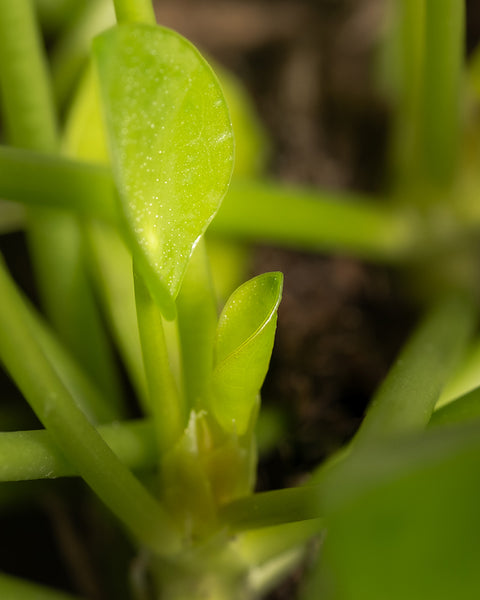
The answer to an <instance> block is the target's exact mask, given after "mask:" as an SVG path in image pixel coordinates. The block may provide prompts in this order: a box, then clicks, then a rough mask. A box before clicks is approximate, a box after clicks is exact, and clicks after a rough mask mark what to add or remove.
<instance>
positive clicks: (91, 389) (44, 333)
mask: <svg viewBox="0 0 480 600" xmlns="http://www.w3.org/2000/svg"><path fill="white" fill-rule="evenodd" d="M19 309H20V310H22V311H23V315H24V316H23V318H24V319H25V322H26V324H27V326H28V327H29V328H30V331H31V333H32V335H33V337H34V338H35V339H36V341H37V343H38V344H39V346H40V348H41V350H42V352H43V353H44V354H45V356H46V358H47V359H48V361H49V362H50V364H51V365H52V367H53V369H54V370H55V372H56V374H57V376H58V377H59V379H60V380H61V381H62V382H63V384H64V385H65V387H66V388H67V389H68V391H69V392H70V394H71V395H72V398H73V399H74V400H75V403H76V404H77V406H78V407H79V408H80V409H81V410H82V412H83V413H84V414H85V415H86V416H87V417H88V419H89V420H90V422H92V423H93V424H97V423H108V422H111V421H114V420H115V419H116V418H117V416H118V415H119V413H120V407H118V406H115V405H114V404H113V402H112V400H113V399H112V398H107V399H106V398H105V396H104V395H103V394H101V393H100V392H99V390H98V389H97V388H96V387H95V385H93V384H92V382H91V381H90V379H89V378H88V377H87V376H86V375H85V374H84V373H83V372H82V370H81V369H80V368H79V367H78V365H77V363H76V362H75V361H74V360H73V359H72V357H71V356H70V355H69V353H68V352H67V351H66V350H65V349H64V348H63V346H62V344H61V343H60V342H59V341H58V339H57V338H56V337H55V335H54V333H53V332H52V331H50V329H49V327H48V326H47V325H46V323H44V322H43V320H42V318H41V317H40V315H38V314H37V313H36V312H35V309H34V308H33V307H32V306H31V305H30V304H29V302H28V301H27V300H26V299H23V301H22V303H20V305H19Z"/></svg>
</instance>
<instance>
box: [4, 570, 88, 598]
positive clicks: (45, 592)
mask: <svg viewBox="0 0 480 600" xmlns="http://www.w3.org/2000/svg"><path fill="white" fill-rule="evenodd" d="M0 597H2V598H5V600H6V599H7V598H8V600H80V599H79V598H78V596H71V595H70V594H67V593H65V592H60V591H57V590H54V589H51V588H48V587H46V586H44V585H39V584H38V583H31V582H29V581H25V580H24V579H20V578H19V577H12V576H11V575H7V574H5V573H0Z"/></svg>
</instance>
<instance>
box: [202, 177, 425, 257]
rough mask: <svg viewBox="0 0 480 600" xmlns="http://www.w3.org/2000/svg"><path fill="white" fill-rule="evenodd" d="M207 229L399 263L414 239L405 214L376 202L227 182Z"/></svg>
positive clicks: (273, 185) (272, 185) (271, 185)
mask: <svg viewBox="0 0 480 600" xmlns="http://www.w3.org/2000/svg"><path fill="white" fill-rule="evenodd" d="M357 200H358V201H357ZM211 230H212V231H213V232H216V233H218V234H221V235H228V236H229V237H236V238H240V239H244V240H255V241H261V242H265V243H272V242H273V243H275V244H282V245H285V246H290V247H293V248H299V249H305V250H335V251H340V252H347V253H350V254H353V255H355V256H361V257H366V258H373V259H376V260H381V261H382V262H385V261H387V262H390V261H398V260H402V258H404V256H405V255H408V253H409V252H412V250H413V249H414V247H415V243H416V242H417V241H418V238H419V232H418V231H417V227H416V222H415V221H414V220H412V218H411V215H407V214H405V213H401V212H398V211H394V210H392V209H387V208H384V207H382V206H381V205H380V203H374V202H371V201H369V200H366V199H364V198H358V199H357V198H355V196H354V195H351V194H346V195H345V197H342V196H341V195H340V194H334V193H329V192H323V191H319V190H306V189H302V188H296V187H288V186H286V185H282V184H279V183H273V182H265V181H254V180H244V181H238V180H236V181H233V182H232V185H231V186H230V189H229V191H228V193H227V195H226V197H225V199H224V201H223V204H222V206H221V207H220V210H219V213H218V214H217V216H216V217H215V219H214V220H213V222H212V225H211Z"/></svg>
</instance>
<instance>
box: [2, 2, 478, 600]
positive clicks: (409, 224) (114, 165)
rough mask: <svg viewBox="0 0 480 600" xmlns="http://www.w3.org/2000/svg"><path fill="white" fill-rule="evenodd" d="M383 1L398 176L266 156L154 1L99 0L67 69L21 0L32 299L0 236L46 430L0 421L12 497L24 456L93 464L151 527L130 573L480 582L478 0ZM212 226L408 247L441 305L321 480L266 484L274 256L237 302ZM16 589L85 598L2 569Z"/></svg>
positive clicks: (452, 586) (81, 13) (8, 191)
mask: <svg viewBox="0 0 480 600" xmlns="http://www.w3.org/2000/svg"><path fill="white" fill-rule="evenodd" d="M67 4H68V3H67ZM79 6H80V5H79ZM113 8H114V11H113ZM390 8H391V9H392V14H391V21H392V25H393V26H392V27H391V28H390V36H389V38H388V40H387V42H386V43H385V48H384V52H383V55H382V56H383V58H384V61H383V67H384V68H383V70H382V73H383V77H382V85H383V86H384V90H385V93H388V94H389V97H390V98H391V100H392V105H393V106H394V114H395V124H394V133H393V136H392V145H391V161H390V163H391V173H390V175H391V176H390V185H389V190H388V198H386V199H384V202H383V203H382V202H380V199H366V198H353V197H349V196H347V197H346V198H336V197H335V195H333V194H332V195H329V194H327V193H322V192H319V191H314V190H303V189H298V188H288V187H285V186H283V185H282V184H279V183H274V182H271V181H269V180H267V179H265V178H263V176H261V175H259V174H258V168H257V166H258V165H257V157H258V156H260V155H261V153H262V151H263V149H262V142H261V141H260V140H261V135H260V133H259V132H258V130H257V129H256V125H255V122H254V119H253V118H252V116H251V114H250V112H249V110H250V109H249V107H248V103H247V102H246V101H245V98H244V97H243V95H242V94H243V93H242V91H241V90H240V89H239V88H238V87H237V84H236V83H235V82H233V83H232V81H231V79H230V76H229V75H228V74H221V73H220V75H221V79H222V83H223V88H222V86H221V85H220V83H219V81H218V79H217V76H216V75H215V74H214V72H213V70H212V68H211V67H210V66H209V65H208V63H207V62H206V61H205V59H204V58H203V57H202V56H201V55H200V54H199V52H198V51H197V50H196V49H195V48H194V47H193V46H192V45H191V44H190V43H189V42H188V41H186V40H185V39H184V38H182V37H181V36H180V35H178V34H177V33H175V32H173V31H171V30H168V29H165V28H163V27H161V26H158V25H156V24H155V19H154V13H153V9H152V6H151V5H150V3H149V0H115V1H114V3H113V6H111V5H110V4H109V3H106V2H105V3H103V2H91V3H88V2H85V3H82V5H81V7H80V8H78V14H77V15H76V17H75V18H73V19H72V21H71V23H70V24H69V27H68V29H67V30H66V31H67V34H65V35H66V37H64V38H63V39H61V41H60V42H59V46H58V50H57V51H55V49H54V50H53V51H52V63H51V73H52V77H50V71H49V69H48V68H47V63H46V59H45V55H44V51H43V49H42V44H41V42H40V34H39V31H40V29H39V25H38V22H37V21H36V18H35V12H34V7H33V6H32V3H31V1H30V0H5V1H4V3H3V5H2V11H1V13H0V90H1V95H2V131H3V139H4V145H3V146H1V147H0V194H1V196H2V197H3V198H5V199H8V200H13V201H15V202H17V203H18V202H21V203H23V205H24V207H25V212H24V213H22V214H21V215H19V214H15V213H13V218H14V219H16V220H17V224H20V225H21V227H22V228H24V230H25V235H26V238H27V241H28V247H29V250H30V256H31V261H32V266H33V271H34V275H35V280H36V289H37V291H38V301H39V303H40V305H41V311H40V310H38V309H37V307H36V306H35V305H34V302H32V299H31V298H28V297H27V295H26V294H25V293H24V292H23V291H22V290H21V289H20V287H19V285H18V284H17V283H16V282H15V279H14V277H15V276H16V273H10V270H9V269H8V268H7V266H6V264H5V262H2V263H1V267H0V292H1V296H0V297H1V310H0V358H1V361H2V363H3V366H4V368H5V370H6V371H7V372H8V374H9V375H10V377H11V379H12V380H13V381H14V382H15V384H16V386H17V387H18V389H19V390H20V392H21V394H22V396H23V397H24V399H25V400H26V401H27V402H28V404H29V405H30V407H31V408H32V410H33V412H34V413H35V414H36V416H37V418H38V420H39V421H40V423H41V424H42V425H43V427H44V429H39V430H22V428H21V427H17V428H16V429H17V430H13V431H8V430H7V429H8V427H7V426H4V427H3V429H4V431H2V433H0V479H1V481H2V482H3V483H2V485H1V486H0V498H1V500H2V502H3V503H4V504H5V506H8V503H9V502H11V500H9V497H11V490H12V489H14V488H12V487H11V486H12V485H16V486H17V487H16V488H15V490H16V491H15V495H14V497H15V498H20V499H21V500H22V501H26V502H28V499H29V498H32V495H33V494H35V490H36V488H32V487H30V486H29V485H27V486H26V487H22V486H20V484H10V485H9V484H7V482H20V481H26V480H35V479H53V478H57V477H80V478H81V479H83V481H84V482H85V483H86V484H87V486H88V487H89V488H90V490H91V492H93V495H94V496H96V497H98V498H99V499H100V500H101V502H102V503H103V504H104V505H105V506H106V507H107V508H108V509H109V511H110V512H111V513H113V514H114V515H115V517H116V519H117V522H118V523H119V525H120V526H121V527H122V528H123V530H124V531H125V533H126V535H127V536H128V539H129V540H130V542H131V544H132V545H133V547H134V549H135V550H134V551H135V554H136V556H137V559H136V561H135V562H134V563H132V569H131V576H130V584H129V585H130V588H129V591H127V590H126V589H123V590H122V591H121V592H119V597H133V598H137V599H141V600H147V599H151V598H165V599H168V600H179V599H186V598H188V599H192V600H194V599H196V598H198V599H200V598H205V599H206V598H208V599H211V600H217V599H218V600H220V599H229V600H230V599H232V600H233V599H235V598H238V599H245V600H247V599H249V598H258V597H261V596H263V595H264V594H266V593H267V592H268V591H269V590H270V589H271V588H272V587H273V586H274V585H275V584H276V583H277V582H278V581H279V580H280V579H281V578H283V577H284V576H285V575H286V574H287V573H289V572H290V571H291V570H292V568H294V567H296V566H298V565H299V564H300V563H301V562H302V560H303V559H305V558H308V559H309V561H308V562H309V566H308V573H307V576H306V579H307V581H306V585H305V586H304V587H303V588H302V590H301V591H300V592H299V595H300V597H302V598H304V599H305V600H309V599H310V598H312V599H313V598H326V599H332V600H337V599H338V600H361V599H363V598H369V599H373V600H376V599H384V598H391V599H395V598H399V599H400V598H405V597H409V598H411V599H417V598H418V599H420V598H437V599H438V598H452V597H455V598H465V599H466V598H472V597H476V595H477V594H478V592H479V591H480V582H479V580H478V576H477V565H478V560H479V558H480V556H479V554H480V553H479V549H478V534H479V530H480V525H479V521H478V503H479V499H480V485H479V482H478V476H477V473H478V460H479V458H480V441H479V440H480V437H479V434H480V426H479V423H478V420H477V417H478V416H480V404H479V401H478V398H479V393H478V386H479V384H480V375H479V373H480V371H479V369H480V362H479V351H478V348H479V341H478V340H477V341H474V342H473V343H471V342H470V340H471V339H473V338H472V336H473V334H474V329H475V322H476V318H477V313H478V298H477V280H476V278H477V273H478V266H479V262H478V253H477V240H478V237H477V235H478V214H479V213H478V210H477V208H476V198H475V196H476V191H477V190H478V189H479V188H478V186H479V180H478V175H477V173H478V167H477V165H476V158H477V145H476V144H477V142H476V136H475V133H476V127H477V124H476V123H475V122H474V120H473V116H474V111H471V109H470V107H471V106H474V105H475V102H478V99H477V98H478V75H477V72H478V64H480V63H479V60H478V58H477V57H474V58H473V60H472V62H471V65H470V66H469V68H468V70H467V69H465V67H464V59H463V32H464V23H463V22H464V14H463V11H464V5H463V3H462V2H459V1H458V0H399V1H398V2H395V3H393V2H392V3H391V6H390ZM113 13H115V17H116V24H115V25H112V26H111V27H109V26H108V24H109V21H110V19H113ZM99 21H101V22H102V25H101V26H99V24H98V23H99ZM92 30H96V31H97V32H98V35H96V36H95V37H94V39H93V44H92V45H91V51H89V54H88V57H89V58H88V61H87V63H88V64H87V65H86V66H85V67H84V68H81V65H82V59H81V57H82V56H83V55H84V54H85V53H86V48H87V46H88V47H89V46H90V41H91V37H92ZM72 73H73V74H75V75H76V77H75V79H76V81H75V82H73V81H72ZM74 84H75V85H74ZM73 88H74V90H73ZM223 89H225V92H226V95H227V96H228V97H229V98H230V100H229V105H230V106H231V108H232V111H231V113H230V112H229V108H228V106H227V102H226V100H225V96H224V91H223ZM64 114H65V115H66V117H65V119H64V121H63V124H62V126H61V127H60V126H59V123H60V120H61V117H63V115H64ZM231 118H233V121H234V123H233V127H234V128H235V137H236V139H237V146H238V147H237V154H238V156H239V158H240V161H239V163H238V164H237V165H236V166H235V167H234V137H233V129H232V123H231ZM7 142H8V145H7ZM254 154H255V156H254ZM232 171H233V176H232ZM230 180H231V181H230ZM224 196H225V199H224V201H223V203H222V200H223V198H224ZM339 200H340V201H339ZM2 211H3V212H2V224H3V227H4V228H7V227H8V226H11V223H12V207H11V205H7V204H5V205H4V206H2ZM9 224H10V225H9ZM210 224H211V225H212V226H211V227H209V226H210ZM207 228H209V232H208V236H210V235H211V237H208V236H207V239H206V240H205V237H206V235H205V234H206V230H207ZM215 236H217V237H223V238H224V239H226V240H227V245H226V246H224V248H226V249H228V248H229V244H232V243H233V240H235V239H238V238H242V239H243V240H249V239H261V240H263V241H268V240H274V241H275V242H277V243H283V244H285V245H287V246H294V247H299V248H303V249H305V248H306V249H310V250H330V251H338V252H343V253H350V254H352V255H354V256H358V257H360V258H366V259H370V260H378V261H381V262H390V263H394V264H396V265H397V267H398V271H399V273H400V274H401V276H402V277H404V280H405V281H406V282H407V283H406V286H407V285H408V287H409V289H412V290H414V293H415V296H416V297H417V299H419V298H421V299H422V302H423V303H424V304H425V306H426V307H427V308H426V311H427V316H426V317H425V319H424V320H423V321H422V322H421V324H420V325H419V326H418V328H417V329H416V330H415V331H414V333H413V334H412V336H411V337H410V339H409V341H408V342H407V344H406V345H405V348H404V349H403V350H402V352H401V354H400V357H399V359H398V360H397V362H396V363H395V364H394V366H393V367H392V369H391V371H390V373H389V374H388V375H387V377H386V379H385V381H384V382H383V383H382V384H381V386H380V387H379V389H378V391H377V393H376V394H375V396H374V398H373V400H372V403H371V405H370V408H369V409H368V411H367V414H366V417H365V419H364V421H363V423H362V425H361V427H360V428H359V431H358V433H357V434H356V436H355V437H354V439H353V440H352V441H351V442H350V443H349V444H348V446H347V447H346V448H344V449H343V450H342V451H341V452H340V453H338V454H337V455H336V456H334V457H332V458H331V459H330V460H328V461H327V462H326V463H325V464H324V465H320V466H319V467H318V469H317V470H316V471H315V472H314V473H312V475H311V478H310V479H309V480H308V481H307V482H306V483H305V484H304V485H302V486H299V487H296V488H290V489H284V490H274V491H270V492H263V493H255V492H254V486H255V471H256V462H257V455H256V440H255V424H256V421H257V417H258V415H259V410H260V396H259V394H260V389H261V386H262V383H263V380H264V378H265V375H266V372H267V369H268V363H269V359H270V354H271V352H272V347H273V340H274V334H275V327H276V320H277V309H278V306H279V303H280V299H281V294H282V284H283V281H282V275H281V273H278V272H272V273H266V274H263V275H260V276H257V277H255V278H253V279H251V280H249V281H247V282H245V283H243V284H242V285H240V286H239V287H237V288H236V289H235V290H234V291H233V293H231V295H230V297H229V298H228V299H227V300H226V301H225V302H224V304H223V308H222V310H221V311H220V315H219V316H218V314H217V298H216V294H215V290H216V289H224V288H225V287H228V285H230V284H229V283H225V282H222V281H219V276H218V273H217V278H216V279H214V278H212V276H211V268H210V257H209V254H212V253H213V252H214V249H212V248H210V247H209V243H210V240H211V241H214V238H215ZM225 252H227V250H225ZM220 278H221V277H220ZM229 278H230V279H231V280H234V279H237V278H238V274H237V273H233V274H232V273H230V274H229ZM319 285H321V282H319ZM34 300H35V301H36V300H37V299H36V298H35V299H34ZM111 340H113V341H114V343H115V347H116V352H117V353H118V355H119V356H120V357H121V359H122V362H123V365H124V368H125V371H126V373H127V374H128V378H129V381H130V384H131V387H132V388H133V390H134V392H135V395H136V404H135V408H134V409H132V407H131V406H130V405H129V403H128V402H127V395H126V394H125V393H124V391H123V389H122V388H123V387H124V386H123V385H122V379H121V376H119V373H118V366H117V362H116V360H115V355H114V353H113V351H112V348H111ZM469 343H471V349H470V351H469V352H468V353H467V354H465V350H466V349H467V347H468V344H469ZM130 404H131V403H130ZM132 411H137V413H138V411H140V412H141V415H142V416H141V418H136V419H133V418H131V415H132V414H135V413H134V412H132ZM0 425H1V422H0ZM30 485H32V484H30ZM9 495H10V496H9ZM310 542H311V543H310ZM115 559H116V552H115V549H112V555H111V560H112V561H115ZM120 578H121V580H122V582H123V583H124V588H125V587H126V585H127V583H126V579H127V578H123V577H122V576H120ZM0 596H1V597H2V598H9V599H12V600H17V599H22V600H24V599H27V600H28V599H33V598H41V599H42V600H43V599H45V600H49V599H51V600H54V599H58V600H62V599H63V600H66V599H67V598H73V596H70V595H69V594H66V593H63V592H57V591H55V590H53V589H51V588H47V587H43V586H39V585H37V584H35V583H33V582H27V581H24V580H21V579H19V578H16V577H12V576H10V575H9V574H4V573H0ZM116 597H117V595H116Z"/></svg>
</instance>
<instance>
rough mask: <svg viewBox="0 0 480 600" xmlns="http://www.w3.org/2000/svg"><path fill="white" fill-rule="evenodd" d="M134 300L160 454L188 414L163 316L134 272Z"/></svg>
mask: <svg viewBox="0 0 480 600" xmlns="http://www.w3.org/2000/svg"><path fill="white" fill-rule="evenodd" d="M134 280H135V301H136V305H137V319H138V330H139V333H140V343H141V346H142V354H143V362H144V365H145V373H146V377H147V387H148V392H149V399H150V402H149V406H150V410H151V412H152V415H153V419H154V423H155V429H156V433H157V438H158V444H159V446H160V453H163V452H165V451H166V450H168V449H170V448H171V447H172V446H173V445H174V444H175V442H176V441H177V440H178V439H179V438H180V436H181V435H182V433H183V431H184V429H185V427H186V424H187V415H186V410H185V406H184V402H183V399H182V398H181V396H180V394H179V391H178V389H177V384H176V382H175V379H174V376H173V372H172V369H171V364H170V359H169V355H168V350H167V344H166V341H165V333H164V328H163V317H162V313H161V312H160V309H159V307H158V306H157V304H156V303H155V301H154V299H153V298H152V296H151V294H150V292H149V290H148V288H147V286H146V285H145V283H144V281H143V279H142V277H141V276H140V275H139V274H137V273H135V272H134Z"/></svg>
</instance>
